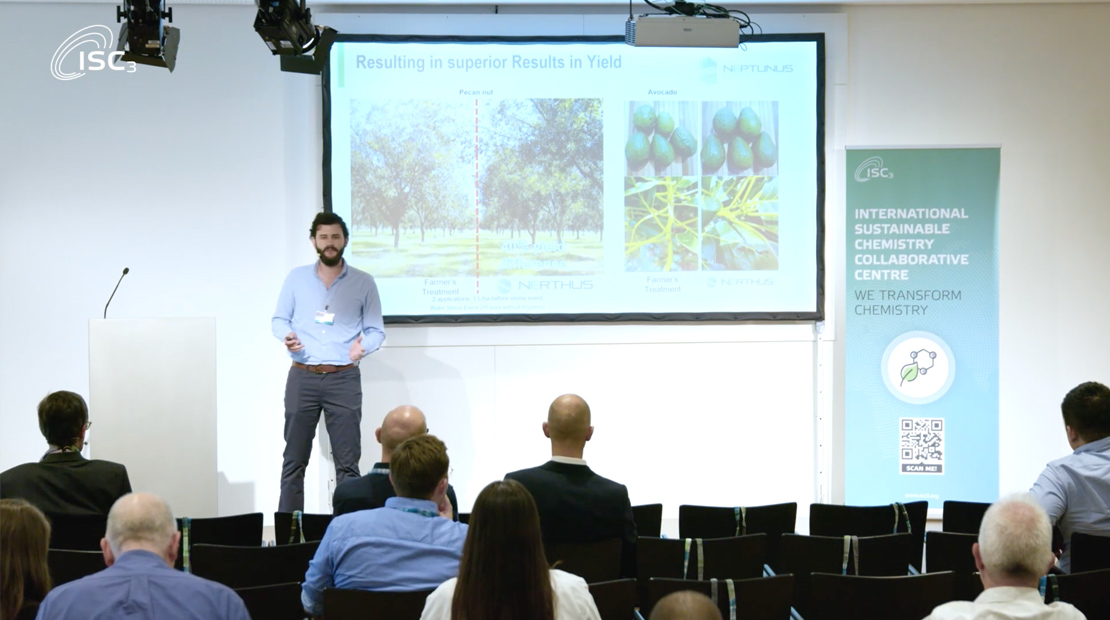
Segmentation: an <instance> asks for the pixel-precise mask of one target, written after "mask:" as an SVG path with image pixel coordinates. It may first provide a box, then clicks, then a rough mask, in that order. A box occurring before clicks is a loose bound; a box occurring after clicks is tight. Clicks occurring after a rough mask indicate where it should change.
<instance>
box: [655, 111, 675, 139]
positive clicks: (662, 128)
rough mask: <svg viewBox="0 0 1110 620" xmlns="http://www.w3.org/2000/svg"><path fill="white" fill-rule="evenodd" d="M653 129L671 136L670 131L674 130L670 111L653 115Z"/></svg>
mask: <svg viewBox="0 0 1110 620" xmlns="http://www.w3.org/2000/svg"><path fill="white" fill-rule="evenodd" d="M655 131H657V132H659V133H661V134H663V135H664V136H665V137H668V138H669V137H671V132H672V131H674V117H673V116H671V113H670V112H667V111H663V112H659V113H657V114H656V115H655Z"/></svg>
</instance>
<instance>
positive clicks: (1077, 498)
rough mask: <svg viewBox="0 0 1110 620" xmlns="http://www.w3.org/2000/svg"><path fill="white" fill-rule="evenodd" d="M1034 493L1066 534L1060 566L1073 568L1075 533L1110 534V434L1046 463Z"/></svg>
mask: <svg viewBox="0 0 1110 620" xmlns="http://www.w3.org/2000/svg"><path fill="white" fill-rule="evenodd" d="M1033 495H1034V496H1035V497H1036V498H1037V501H1038V502H1040V504H1041V507H1042V508H1044V511H1045V512H1047V513H1048V519H1049V521H1051V522H1053V523H1055V524H1056V525H1057V526H1058V527H1059V528H1060V532H1061V533H1063V535H1064V554H1063V555H1062V556H1060V562H1059V566H1060V570H1063V571H1064V572H1068V573H1070V572H1071V535H1072V534H1073V533H1075V532H1082V533H1085V534H1098V535H1102V536H1107V535H1110V437H1104V438H1102V439H1099V440H1098V441H1092V442H1091V443H1088V444H1084V445H1082V446H1079V447H1078V448H1076V450H1075V452H1073V453H1071V454H1069V455H1068V456H1065V457H1064V458H1062V459H1056V460H1055V461H1052V462H1051V463H1049V464H1048V467H1045V470H1044V471H1043V472H1041V477H1040V478H1038V479H1037V482H1036V483H1035V484H1034V485H1033Z"/></svg>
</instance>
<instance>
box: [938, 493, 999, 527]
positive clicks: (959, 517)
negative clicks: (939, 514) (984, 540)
mask: <svg viewBox="0 0 1110 620" xmlns="http://www.w3.org/2000/svg"><path fill="white" fill-rule="evenodd" d="M990 507H991V505H990V504H987V503H983V502H957V501H953V500H948V501H946V502H944V516H943V518H942V519H941V526H940V527H941V530H943V531H945V532H955V533H958V534H978V533H979V525H980V524H981V523H982V522H983V514H985V513H986V512H987V508H990Z"/></svg>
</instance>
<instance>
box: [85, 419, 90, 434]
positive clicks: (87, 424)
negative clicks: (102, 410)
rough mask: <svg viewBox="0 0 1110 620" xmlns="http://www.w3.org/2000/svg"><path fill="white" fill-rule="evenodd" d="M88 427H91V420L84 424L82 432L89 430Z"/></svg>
mask: <svg viewBox="0 0 1110 620" xmlns="http://www.w3.org/2000/svg"><path fill="white" fill-rule="evenodd" d="M90 426H92V420H89V421H88V422H85V426H84V430H86V431H87V430H89V427H90Z"/></svg>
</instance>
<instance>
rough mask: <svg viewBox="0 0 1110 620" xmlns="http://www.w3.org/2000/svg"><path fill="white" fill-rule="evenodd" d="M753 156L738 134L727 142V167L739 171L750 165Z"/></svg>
mask: <svg viewBox="0 0 1110 620" xmlns="http://www.w3.org/2000/svg"><path fill="white" fill-rule="evenodd" d="M753 161H754V157H753V155H752V149H751V147H749V146H748V143H747V142H745V141H744V139H743V138H741V137H740V136H736V137H735V138H733V139H732V142H729V144H728V167H729V169H730V170H732V171H734V172H735V171H740V170H744V169H746V168H751V167H752V162H753Z"/></svg>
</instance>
